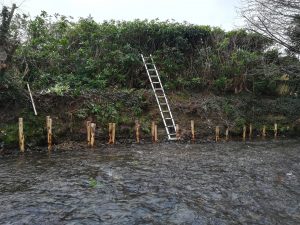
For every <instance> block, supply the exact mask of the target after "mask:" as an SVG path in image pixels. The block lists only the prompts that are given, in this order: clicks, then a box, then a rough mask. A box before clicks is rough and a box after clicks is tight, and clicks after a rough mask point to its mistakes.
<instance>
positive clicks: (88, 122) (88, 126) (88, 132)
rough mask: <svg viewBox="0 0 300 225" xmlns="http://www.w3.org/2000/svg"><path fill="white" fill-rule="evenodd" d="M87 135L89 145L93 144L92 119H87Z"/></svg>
mask: <svg viewBox="0 0 300 225" xmlns="http://www.w3.org/2000/svg"><path fill="white" fill-rule="evenodd" d="M86 137H87V143H88V146H91V121H86Z"/></svg>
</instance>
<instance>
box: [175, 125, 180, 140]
mask: <svg viewBox="0 0 300 225" xmlns="http://www.w3.org/2000/svg"><path fill="white" fill-rule="evenodd" d="M176 139H177V140H180V132H179V124H176Z"/></svg>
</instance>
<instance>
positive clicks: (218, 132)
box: [216, 126, 220, 142]
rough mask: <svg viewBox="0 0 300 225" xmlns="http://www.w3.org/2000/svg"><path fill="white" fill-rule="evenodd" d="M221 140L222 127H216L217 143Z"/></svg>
mask: <svg viewBox="0 0 300 225" xmlns="http://www.w3.org/2000/svg"><path fill="white" fill-rule="evenodd" d="M219 140H220V127H219V126H216V142H218V141H219Z"/></svg>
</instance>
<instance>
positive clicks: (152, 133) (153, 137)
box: [151, 121, 155, 143]
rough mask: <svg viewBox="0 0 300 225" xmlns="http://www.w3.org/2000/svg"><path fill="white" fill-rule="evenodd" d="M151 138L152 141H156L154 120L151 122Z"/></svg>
mask: <svg viewBox="0 0 300 225" xmlns="http://www.w3.org/2000/svg"><path fill="white" fill-rule="evenodd" d="M151 138H152V142H153V143H154V142H155V122H154V121H152V123H151Z"/></svg>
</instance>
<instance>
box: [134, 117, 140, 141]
mask: <svg viewBox="0 0 300 225" xmlns="http://www.w3.org/2000/svg"><path fill="white" fill-rule="evenodd" d="M140 127H141V125H140V123H139V121H138V120H136V121H135V137H136V143H140Z"/></svg>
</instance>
